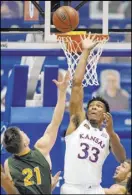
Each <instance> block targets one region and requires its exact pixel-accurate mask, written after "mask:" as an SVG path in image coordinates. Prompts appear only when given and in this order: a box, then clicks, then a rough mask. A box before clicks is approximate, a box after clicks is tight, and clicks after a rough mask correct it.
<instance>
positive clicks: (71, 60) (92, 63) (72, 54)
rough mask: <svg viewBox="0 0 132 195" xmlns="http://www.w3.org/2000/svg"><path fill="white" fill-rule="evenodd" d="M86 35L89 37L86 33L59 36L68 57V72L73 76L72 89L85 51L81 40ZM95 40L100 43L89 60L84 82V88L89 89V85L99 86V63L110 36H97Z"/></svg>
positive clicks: (91, 53)
mask: <svg viewBox="0 0 132 195" xmlns="http://www.w3.org/2000/svg"><path fill="white" fill-rule="evenodd" d="M84 34H85V35H86V37H87V36H88V34H86V32H70V33H63V34H57V39H58V41H59V43H60V44H61V47H62V49H63V51H64V53H65V55H66V58H67V63H68V70H69V71H70V74H71V81H70V87H71V86H72V80H73V76H74V72H75V69H76V66H77V64H78V62H79V59H80V55H81V53H82V50H83V49H82V44H81V39H82V38H83V35H84ZM92 36H94V35H93V34H92V35H91V38H92ZM84 38H85V36H84ZM95 39H96V40H97V41H99V43H98V44H97V45H96V46H95V47H94V48H93V49H92V50H91V52H90V55H89V58H88V60H87V66H86V71H85V75H84V79H83V82H82V85H83V87H87V86H88V85H99V83H98V77H97V72H96V68H97V63H98V60H99V58H100V56H101V54H102V51H103V47H104V44H105V43H106V42H107V41H108V39H109V36H108V35H102V34H97V35H96V38H95Z"/></svg>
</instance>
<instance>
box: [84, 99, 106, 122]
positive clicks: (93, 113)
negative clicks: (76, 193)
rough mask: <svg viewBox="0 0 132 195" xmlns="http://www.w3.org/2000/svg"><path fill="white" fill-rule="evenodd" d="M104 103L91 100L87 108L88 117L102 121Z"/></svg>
mask: <svg viewBox="0 0 132 195" xmlns="http://www.w3.org/2000/svg"><path fill="white" fill-rule="evenodd" d="M105 112H106V111H105V105H104V104H103V103H102V102H100V101H93V102H91V104H90V105H89V108H88V113H87V114H88V119H89V120H95V121H97V122H102V121H103V120H104V116H103V114H104V113H105Z"/></svg>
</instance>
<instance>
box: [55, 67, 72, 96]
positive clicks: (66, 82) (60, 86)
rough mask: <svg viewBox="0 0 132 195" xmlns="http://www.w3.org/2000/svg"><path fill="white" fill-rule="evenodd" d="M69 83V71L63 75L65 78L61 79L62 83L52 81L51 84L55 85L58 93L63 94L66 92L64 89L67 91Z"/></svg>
mask: <svg viewBox="0 0 132 195" xmlns="http://www.w3.org/2000/svg"><path fill="white" fill-rule="evenodd" d="M69 81H70V72H69V71H67V73H66V75H65V77H64V78H63V80H62V81H60V82H59V81H57V80H55V79H54V80H53V82H54V83H55V84H56V86H57V87H58V89H59V90H60V91H63V92H66V89H67V87H68V85H69Z"/></svg>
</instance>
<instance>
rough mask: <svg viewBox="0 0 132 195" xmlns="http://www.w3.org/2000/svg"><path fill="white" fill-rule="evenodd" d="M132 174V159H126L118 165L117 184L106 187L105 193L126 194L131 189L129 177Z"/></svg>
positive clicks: (115, 174)
mask: <svg viewBox="0 0 132 195" xmlns="http://www.w3.org/2000/svg"><path fill="white" fill-rule="evenodd" d="M130 175H131V160H130V159H126V160H125V161H124V163H121V164H120V166H118V167H116V170H115V173H114V176H113V178H114V180H115V184H113V185H112V186H110V188H105V194H126V191H130V182H129V178H130Z"/></svg>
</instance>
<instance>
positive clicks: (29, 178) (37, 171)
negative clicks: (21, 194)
mask: <svg viewBox="0 0 132 195" xmlns="http://www.w3.org/2000/svg"><path fill="white" fill-rule="evenodd" d="M34 174H35V177H36V181H37V185H40V184H41V174H40V169H39V167H35V168H34V169H33V170H32V169H30V168H26V169H23V170H22V175H26V176H25V178H24V186H31V185H34V184H35V182H34V181H33V180H32V177H33V176H34Z"/></svg>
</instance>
